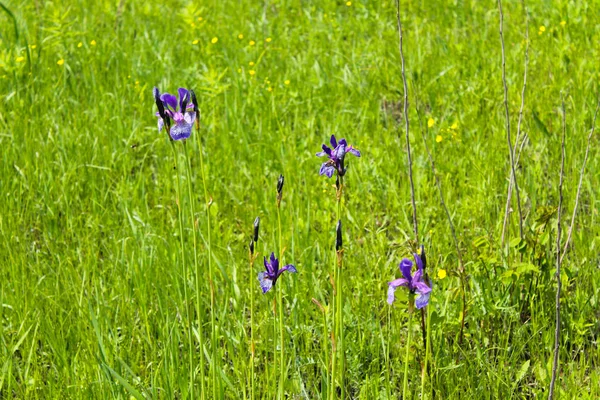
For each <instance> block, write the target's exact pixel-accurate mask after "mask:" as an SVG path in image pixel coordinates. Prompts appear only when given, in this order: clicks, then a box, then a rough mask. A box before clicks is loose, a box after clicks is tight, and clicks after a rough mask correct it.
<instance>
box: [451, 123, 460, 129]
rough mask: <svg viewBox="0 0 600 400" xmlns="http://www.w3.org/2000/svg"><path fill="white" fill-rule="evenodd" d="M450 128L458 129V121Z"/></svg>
mask: <svg viewBox="0 0 600 400" xmlns="http://www.w3.org/2000/svg"><path fill="white" fill-rule="evenodd" d="M450 129H458V122H454V123H453V124H452V126H450Z"/></svg>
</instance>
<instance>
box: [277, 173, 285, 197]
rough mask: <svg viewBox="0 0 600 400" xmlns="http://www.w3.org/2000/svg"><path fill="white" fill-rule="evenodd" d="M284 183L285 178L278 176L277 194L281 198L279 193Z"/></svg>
mask: <svg viewBox="0 0 600 400" xmlns="http://www.w3.org/2000/svg"><path fill="white" fill-rule="evenodd" d="M284 182H285V178H284V177H283V175H279V178H277V194H279V195H280V196H281V191H282V190H283V184H284Z"/></svg>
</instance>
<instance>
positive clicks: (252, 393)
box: [248, 254, 254, 400]
mask: <svg viewBox="0 0 600 400" xmlns="http://www.w3.org/2000/svg"><path fill="white" fill-rule="evenodd" d="M253 269H254V254H250V279H248V282H252V279H253V273H252V271H253ZM250 399H251V400H254V290H253V288H252V287H250Z"/></svg>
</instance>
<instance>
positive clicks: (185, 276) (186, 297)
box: [171, 141, 194, 397]
mask: <svg viewBox="0 0 600 400" xmlns="http://www.w3.org/2000/svg"><path fill="white" fill-rule="evenodd" d="M171 150H172V151H173V159H174V161H175V173H176V174H177V198H176V203H177V212H178V220H179V243H180V244H181V263H182V266H183V297H184V301H185V310H186V315H187V319H188V323H189V324H190V326H189V327H188V330H187V331H188V332H187V333H188V345H189V349H188V352H189V369H190V371H189V372H190V382H189V384H190V390H191V393H192V397H194V359H193V356H194V352H193V343H192V326H191V319H190V308H189V294H188V287H187V286H188V284H187V279H188V267H187V263H186V262H185V243H184V239H183V210H182V209H181V176H180V174H179V160H178V157H177V151H176V150H175V142H173V141H171Z"/></svg>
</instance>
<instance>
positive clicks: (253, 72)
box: [248, 69, 256, 75]
mask: <svg viewBox="0 0 600 400" xmlns="http://www.w3.org/2000/svg"><path fill="white" fill-rule="evenodd" d="M248 73H249V74H250V75H254V74H256V71H255V70H253V69H251V70H250V71H248Z"/></svg>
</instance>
